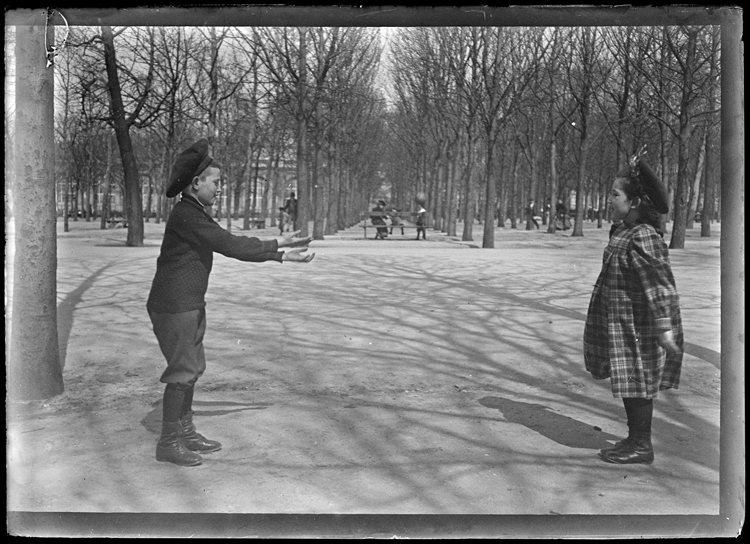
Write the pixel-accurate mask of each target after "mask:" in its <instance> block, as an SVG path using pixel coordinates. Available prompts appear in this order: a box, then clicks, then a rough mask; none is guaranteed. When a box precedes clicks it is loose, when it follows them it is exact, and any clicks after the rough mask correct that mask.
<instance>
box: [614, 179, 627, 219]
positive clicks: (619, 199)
mask: <svg viewBox="0 0 750 544" xmlns="http://www.w3.org/2000/svg"><path fill="white" fill-rule="evenodd" d="M622 182H623V180H622V179H620V178H617V179H615V181H614V182H613V183H612V191H611V192H610V195H609V203H610V205H611V206H612V220H613V221H622V220H623V219H625V216H627V215H628V212H630V207H631V206H632V205H633V201H632V199H630V198H628V197H627V196H626V195H625V191H624V190H623V188H622V184H623V183H622Z"/></svg>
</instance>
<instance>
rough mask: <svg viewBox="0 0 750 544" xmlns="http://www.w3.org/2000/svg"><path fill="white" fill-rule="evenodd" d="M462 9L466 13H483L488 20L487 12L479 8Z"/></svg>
mask: <svg viewBox="0 0 750 544" xmlns="http://www.w3.org/2000/svg"><path fill="white" fill-rule="evenodd" d="M461 11H463V12H464V13H481V14H482V17H483V19H484V20H485V21H486V20H487V14H486V13H485V12H484V11H480V10H478V9H462V10H461Z"/></svg>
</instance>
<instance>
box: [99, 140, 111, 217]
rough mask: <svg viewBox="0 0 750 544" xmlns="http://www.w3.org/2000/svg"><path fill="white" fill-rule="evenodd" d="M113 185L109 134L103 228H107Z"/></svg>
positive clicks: (103, 197)
mask: <svg viewBox="0 0 750 544" xmlns="http://www.w3.org/2000/svg"><path fill="white" fill-rule="evenodd" d="M111 187H112V137H111V136H110V135H107V168H106V170H105V172H104V192H103V194H102V218H101V223H100V228H101V229H106V228H107V220H108V219H109V215H110V213H109V193H110V191H111Z"/></svg>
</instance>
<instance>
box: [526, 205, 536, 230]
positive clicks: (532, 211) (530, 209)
mask: <svg viewBox="0 0 750 544" xmlns="http://www.w3.org/2000/svg"><path fill="white" fill-rule="evenodd" d="M532 224H533V225H534V226H535V227H536V228H537V230H539V223H538V222H537V220H536V203H535V202H534V199H533V198H530V199H529V205H528V206H526V230H531V225H532Z"/></svg>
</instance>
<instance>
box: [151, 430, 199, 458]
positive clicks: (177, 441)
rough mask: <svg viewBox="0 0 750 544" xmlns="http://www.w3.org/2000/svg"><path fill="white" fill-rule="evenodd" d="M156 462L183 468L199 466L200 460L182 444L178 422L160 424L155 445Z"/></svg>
mask: <svg viewBox="0 0 750 544" xmlns="http://www.w3.org/2000/svg"><path fill="white" fill-rule="evenodd" d="M156 460H157V461H163V462H164V461H166V462H168V463H174V464H175V465H180V466H184V467H192V466H196V465H200V464H201V461H202V458H201V456H200V455H198V454H197V453H194V452H192V451H190V450H189V449H187V448H186V447H185V444H183V442H182V424H181V423H180V422H179V421H174V422H169V421H164V422H163V423H162V429H161V437H160V438H159V442H157V443H156Z"/></svg>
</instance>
